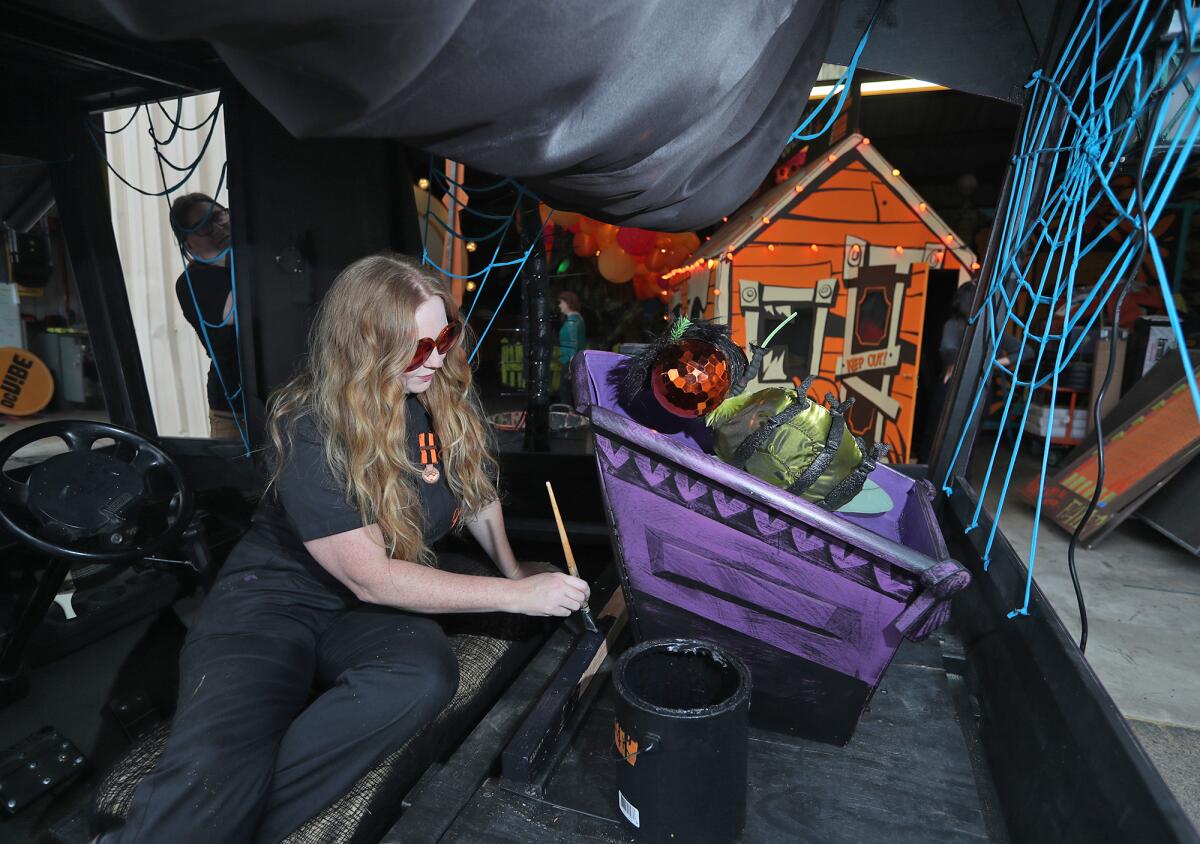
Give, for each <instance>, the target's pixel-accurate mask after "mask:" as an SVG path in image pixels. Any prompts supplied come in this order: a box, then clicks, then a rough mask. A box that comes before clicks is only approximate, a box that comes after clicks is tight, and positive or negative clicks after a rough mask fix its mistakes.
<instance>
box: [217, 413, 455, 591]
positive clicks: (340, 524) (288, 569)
mask: <svg viewBox="0 0 1200 844" xmlns="http://www.w3.org/2000/svg"><path fill="white" fill-rule="evenodd" d="M403 412H405V413H406V414H407V419H406V433H407V437H408V454H409V457H410V458H411V459H412V460H413V461H414V462H415V463H416V464H417V465H418V466H424V467H425V471H424V473H423V475H422V479H421V480H419V481H418V482H417V492H418V494H419V496H420V503H421V511H422V523H423V524H424V527H425V532H424V538H425V544H426V545H432V544H433V543H434V542H436V541H437V540H439V539H441V538H442V537H444V536H445V535H446V534H447V533H449V532H450V530H451V528H453V527H454V524H455V522H456V521H457V520H458V517H459V509H458V502H457V501H456V500H455V498H454V493H453V492H451V490H450V485H449V484H448V483H447V482H446V473H445V471H444V467H443V465H442V462H441V454H440V452H439V449H440V444H439V443H438V441H437V437H436V435H435V434H434V432H433V426H432V425H431V423H430V418H429V413H428V412H427V411H426V410H425V407H424V405H422V404H421V402H420V399H418V398H417V397H416V396H409V397H408V398H407V399H406V400H405V402H404V408H403ZM362 526H363V519H362V515H361V514H360V513H359V511H358V509H357V508H356V507H354V506H353V505H352V504H350V503H349V502H348V501H347V500H346V495H345V491H344V487H343V485H342V483H341V481H340V480H338V479H337V478H335V477H334V475H333V473H332V472H331V471H330V468H329V464H328V463H327V462H326V460H325V452H324V443H323V438H322V437H321V435H320V433H319V432H318V431H317V428H316V425H315V424H314V422H313V419H312V417H311V416H308V415H305V416H302V417H300V418H299V419H297V420H296V424H295V428H294V431H293V435H292V448H291V451H290V452H289V453H288V455H287V463H286V464H285V465H284V467H283V471H282V472H281V473H280V474H279V478H278V479H277V480H276V482H275V483H274V484H273V485H272V486H271V488H270V490H268V492H267V494H266V495H264V496H263V499H262V501H261V502H260V503H259V505H258V509H257V511H255V514H254V519H253V524H252V526H251V528H250V532H249V533H247V534H246V536H245V537H243V539H242V540H241V542H240V543H239V544H238V547H237V548H235V549H234V551H233V552H232V553H231V554H230V557H229V560H228V561H227V562H226V564H225V569H224V570H223V571H222V576H223V577H224V576H228V575H229V574H232V573H241V572H245V571H249V570H254V571H264V570H265V571H273V572H283V573H286V574H289V575H294V577H293V582H294V583H297V585H298V586H299V587H300V588H301V589H303V590H309V589H319V590H326V591H330V592H333V593H334V594H335V595H337V596H339V597H341V598H343V599H346V600H352V599H351V597H350V593H349V590H347V589H346V588H345V587H344V586H342V584H341V583H340V582H338V581H337V580H336V579H334V577H333V576H332V575H331V574H329V572H327V571H326V570H325V569H323V568H322V567H321V564H320V563H318V562H317V561H316V560H315V559H313V556H312V555H311V554H309V553H308V551H307V550H306V549H305V547H304V543H305V542H307V541H310V540H313V539H320V538H321V537H323V536H333V535H335V534H338V533H344V532H346V531H348V530H354V529H355V528H360V527H362Z"/></svg>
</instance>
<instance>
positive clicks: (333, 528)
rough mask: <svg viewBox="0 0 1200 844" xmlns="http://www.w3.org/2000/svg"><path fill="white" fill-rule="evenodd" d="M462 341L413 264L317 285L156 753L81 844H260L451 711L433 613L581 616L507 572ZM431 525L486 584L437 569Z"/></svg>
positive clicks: (544, 577)
mask: <svg viewBox="0 0 1200 844" xmlns="http://www.w3.org/2000/svg"><path fill="white" fill-rule="evenodd" d="M462 335H463V328H462V323H461V322H460V317H459V311H458V307H457V305H456V304H455V302H454V300H453V298H452V297H451V294H450V291H449V288H448V285H446V284H445V282H444V281H443V280H442V279H440V278H438V277H436V276H434V275H433V274H432V273H430V272H429V271H428V270H426V269H424V268H422V267H421V266H420V264H419V263H418V262H416V261H413V260H411V259H409V258H405V257H401V256H397V255H391V254H384V255H374V256H371V257H368V258H363V259H361V260H359V261H356V262H355V263H353V264H351V265H350V266H349V267H347V268H346V269H345V270H343V271H342V272H341V274H340V275H339V276H338V278H337V279H336V280H335V282H334V284H333V287H332V288H331V289H330V291H329V292H328V293H327V294H326V296H325V298H324V300H323V302H322V304H321V306H320V309H319V311H318V314H317V316H316V319H315V320H314V323H313V326H312V329H311V334H310V342H309V355H308V357H307V358H306V359H305V363H304V365H303V368H302V370H301V372H300V374H299V375H297V376H296V377H295V378H294V379H293V380H292V381H291V382H290V383H288V384H287V385H285V386H284V387H282V388H281V389H280V390H279V391H278V392H277V393H276V394H275V395H274V396H273V397H272V399H271V403H270V406H269V410H268V419H267V427H268V433H269V440H270V445H269V446H268V459H267V462H268V465H269V467H270V469H271V471H272V473H273V474H272V478H271V483H270V486H269V487H268V491H267V494H266V495H264V497H263V500H262V502H261V503H260V505H259V509H258V511H257V512H256V514H255V517H254V521H253V526H252V527H251V529H250V531H249V533H248V534H247V535H246V536H245V537H243V538H242V540H241V541H240V542H239V543H238V545H237V546H236V547H235V548H234V550H233V551H232V552H231V553H230V556H229V558H228V560H227V561H226V562H225V564H224V566H223V567H222V570H221V574H220V576H219V578H218V580H217V582H216V584H215V585H214V587H213V590H212V592H211V593H210V594H209V596H208V597H207V598H206V599H205V602H204V604H203V605H202V606H201V607H200V610H199V613H198V615H197V617H196V619H195V621H194V622H193V624H192V626H191V628H190V629H189V631H188V635H187V640H186V642H185V643H184V646H183V650H182V652H181V657H180V681H179V702H178V708H177V710H176V714H175V719H174V722H173V724H172V728H171V738H170V741H169V743H168V745H167V748H166V751H165V753H164V755H163V757H162V759H161V760H160V761H159V763H158V765H157V766H156V768H155V769H154V771H153V772H152V773H150V774H149V775H147V776H146V778H145V779H144V780H143V781H142V782H141V783H140V784H139V786H138V788H137V790H136V792H135V793H134V797H133V801H132V805H131V807H130V810H129V814H128V816H127V818H126V819H125V822H124V824H123V825H122V826H121V827H120V828H118V829H115V830H109V831H107V832H105V833H103V834H102V835H101V836H100V838H99V840H100V841H103V842H106V844H111V842H116V841H134V840H136V841H169V842H171V844H186V842H213V841H220V842H223V843H227V842H239V841H270V842H275V841H280V840H282V839H283V838H285V837H287V835H288V834H289V833H291V832H292V831H293V830H295V829H296V828H297V827H299V826H300V825H302V824H303V823H304V822H305V821H306V820H308V819H309V818H310V817H312V816H313V815H315V814H317V813H318V812H320V811H321V810H322V809H323V808H324V807H326V806H328V805H330V804H331V803H333V802H334V801H335V800H337V799H338V798H339V797H341V796H342V795H344V794H345V793H346V792H347V791H348V790H349V789H350V788H351V786H352V785H353V784H354V783H355V782H357V781H358V779H359V778H360V777H361V776H362V775H363V774H364V773H365V772H366V771H367V770H369V769H370V768H371V767H373V766H374V765H375V764H377V763H378V762H379V760H381V759H382V758H383V757H385V756H387V755H388V754H390V753H391V752H393V751H394V750H396V749H397V748H399V747H401V746H402V745H403V744H404V743H405V742H406V741H407V740H408V739H409V738H411V737H412V736H413V735H415V734H416V733H417V731H418V730H420V729H421V728H422V727H423V726H425V725H426V724H427V723H429V722H430V721H431V720H433V718H434V717H436V716H437V714H438V713H439V712H440V711H441V710H442V709H443V708H444V707H445V705H446V704H447V703H448V702H449V700H450V698H451V697H452V696H453V694H454V692H455V690H456V688H457V684H458V666H457V663H456V662H455V658H454V655H453V653H452V652H451V650H450V647H449V644H448V642H447V639H446V635H445V634H444V633H443V631H442V628H441V627H440V626H439V625H438V624H437V623H436V622H435V621H434V618H433V616H437V615H438V614H443V613H479V612H509V613H519V614H523V615H529V616H563V617H565V616H567V615H570V614H571V613H572V612H574V611H576V610H578V609H579V608H580V607H581V606H583V605H584V603H585V602H586V601H587V599H588V596H589V589H588V585H587V583H586V582H585V581H583V580H580V579H578V578H575V577H571V576H569V575H567V574H565V573H562V572H559V571H556V570H554V569H553V568H551V567H549V566H548V565H546V564H544V563H529V562H519V561H518V560H517V559H516V558H515V556H514V555H513V552H512V549H511V547H510V546H509V542H508V539H507V535H506V533H505V528H504V519H503V516H502V514H501V510H500V504H499V501H498V499H497V493H496V485H495V484H496V477H495V476H496V469H497V464H496V461H495V459H494V457H493V456H492V453H491V450H490V447H489V436H490V429H489V427H488V425H487V423H486V420H485V419H484V416H483V413H482V410H481V407H480V404H479V400H478V398H477V396H476V394H475V390H474V387H473V386H472V383H471V369H470V366H469V365H468V363H467V357H466V354H465V353H464V350H463V343H462ZM451 530H466V531H467V532H469V533H470V534H471V535H472V536H473V537H474V538H475V539H476V540H477V541H478V542H479V544H480V545H481V546H482V547H483V549H484V551H485V552H486V553H487V554H488V555H489V556H490V557H491V559H492V561H493V562H494V563H495V565H496V567H497V568H498V569H499V571H500V573H501V574H502V575H503V577H487V576H478V575H465V574H457V573H454V572H452V571H449V570H443V569H442V568H439V566H438V559H437V557H436V555H435V554H434V552H433V551H432V550H431V549H430V546H431V545H432V544H433V543H435V542H436V541H437V540H438V539H440V538H442V537H443V536H445V535H446V534H447V533H448V532H450V531H451ZM314 684H315V687H316V692H317V697H316V698H315V699H312V698H311V695H310V693H311V689H312V687H313V686H314ZM310 699H311V702H309V701H310Z"/></svg>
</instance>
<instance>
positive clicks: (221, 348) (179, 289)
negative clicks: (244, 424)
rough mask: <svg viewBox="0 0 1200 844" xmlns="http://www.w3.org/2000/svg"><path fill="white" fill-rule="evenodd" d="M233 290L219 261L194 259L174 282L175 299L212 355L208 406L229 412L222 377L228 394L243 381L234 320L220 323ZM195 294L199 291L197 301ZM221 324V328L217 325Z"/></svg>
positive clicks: (227, 274)
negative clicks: (201, 321)
mask: <svg viewBox="0 0 1200 844" xmlns="http://www.w3.org/2000/svg"><path fill="white" fill-rule="evenodd" d="M189 276H190V277H191V279H192V290H191V292H189V291H188V277H189ZM231 290H233V281H232V277H231V276H230V274H229V270H228V269H227V268H226V267H222V266H218V265H216V264H202V263H197V262H193V263H191V264H189V265H188V271H187V272H186V273H183V274H182V275H180V276H179V278H178V280H176V282H175V298H176V299H178V300H179V307H180V309H181V310H182V311H183V316H184V319H186V320H187V321H188V324H189V325H191V326H192V329H193V330H194V331H195V332H196V336H197V337H198V338H200V345H201V346H204V351H205V352H206V353H207V354H208V355H209V365H208V406H209V407H210V408H212V409H213V410H224V411H226V412H228V411H229V401H228V400H227V399H226V398H225V392H224V391H223V390H222V389H221V378H224V379H225V389H226V390H228V391H229V395H231V396H232V395H234V394H236V393H237V390H238V387H240V386H241V384H242V373H241V371H240V370H239V369H238V351H237V332H236V331H235V330H234V328H233V320H232V318H231V319H230V321H229V323H228V324H227V325H221V322H222V321H223V319H224V316H225V302H226V300H227V299H228V298H229V293H230V291H231ZM192 293H195V294H196V301H195V303H193V302H192ZM196 304H199V306H200V314H201V315H202V316H203V317H204V321H205V322H206V323H208V326H207V329H208V341H209V343H210V344H211V345H212V351H211V352H210V351H209V348H208V345H206V344H205V343H204V332H203V331H201V329H200V320H199V318H198V317H197V316H196ZM218 325H221V327H220V328H217V327H216V326H218ZM218 367H219V368H220V370H221V378H218V377H217V368H218ZM234 407H235V408H239V409H240V408H241V403H240V402H238V401H235V402H234Z"/></svg>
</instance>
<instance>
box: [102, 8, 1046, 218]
mask: <svg viewBox="0 0 1200 844" xmlns="http://www.w3.org/2000/svg"><path fill="white" fill-rule="evenodd" d="M102 2H103V3H104V5H105V6H106V8H107V9H108V11H109V13H110V14H111V15H112V16H113V17H114V19H115V20H117V21H118V22H119V23H121V24H122V25H123V26H124V27H126V28H127V29H128V30H129V31H131V32H132V33H134V34H135V35H138V36H140V37H144V38H152V39H184V38H201V39H204V40H206V41H208V42H210V43H211V44H212V45H213V46H214V47H215V48H216V50H217V51H218V53H219V54H220V56H221V58H222V59H223V60H224V62H225V63H226V64H227V65H228V67H229V68H230V70H231V71H232V72H233V73H234V75H235V76H236V77H237V79H238V80H239V81H240V82H241V84H242V85H244V86H245V87H246V88H247V89H248V90H249V91H250V92H251V93H252V94H253V95H254V96H255V97H257V98H258V99H259V100H260V101H261V102H262V103H263V104H264V105H265V106H266V107H267V108H268V109H269V110H270V111H271V112H272V113H273V114H274V115H275V117H276V118H277V119H278V120H279V121H280V122H281V123H282V124H283V125H284V126H285V127H286V128H287V129H288V130H289V131H290V132H292V133H293V134H294V135H297V136H300V137H313V136H327V137H328V136H354V137H389V138H396V139H399V140H402V141H404V142H406V143H408V144H411V145H413V146H416V147H419V148H422V149H425V150H428V151H430V152H432V153H435V154H437V155H441V156H446V157H449V158H452V159H455V160H457V161H462V162H464V163H466V164H467V165H468V166H470V167H473V168H477V169H480V170H484V171H487V172H490V173H496V174H501V175H506V176H512V177H514V178H517V179H519V180H521V181H522V182H523V183H525V184H526V185H528V186H529V187H531V188H532V189H533V190H534V191H536V192H537V193H538V194H539V195H540V196H541V197H542V198H543V199H545V200H546V201H548V202H550V203H551V204H553V205H556V206H558V207H561V208H564V209H568V210H579V211H584V212H586V213H588V214H591V215H593V216H596V217H600V218H603V219H607V220H611V221H613V222H622V223H626V224H630V225H639V226H645V227H648V228H656V229H674V230H680V229H692V228H698V227H701V226H704V225H707V224H710V223H712V222H714V221H716V220H718V219H719V218H720V217H721V216H722V215H724V214H728V213H730V212H731V211H732V210H733V209H735V208H736V207H737V206H738V205H739V204H741V202H742V201H743V200H744V199H745V198H746V197H747V196H748V195H749V194H750V193H751V192H752V191H753V190H754V188H755V187H757V185H758V184H759V183H760V182H761V180H762V179H763V177H764V176H765V175H766V174H767V172H768V171H769V170H770V168H771V166H772V165H773V163H774V162H775V160H776V157H777V156H778V155H779V153H780V151H781V150H782V148H783V146H784V144H785V143H786V141H787V139H788V136H789V135H790V134H791V132H792V130H793V129H794V128H795V127H796V124H797V122H798V120H799V118H800V115H801V113H802V112H803V110H804V107H805V105H806V104H807V102H808V93H809V90H810V89H811V87H812V84H813V81H814V80H815V78H816V75H817V71H818V69H819V67H820V64H821V62H822V61H826V60H828V61H834V62H843V63H844V62H845V61H847V60H848V59H849V55H850V53H851V52H852V50H853V48H854V44H855V43H856V42H857V40H858V37H859V36H860V35H861V33H862V30H863V28H864V27H865V25H866V23H867V21H868V20H869V18H870V16H871V13H872V12H873V11H874V10H875V8H876V6H877V3H876V0H853V2H843V3H837V2H834V0H753V1H751V0H476V1H474V2H473V0H426V2H416V0H409V2H401V0H302V2H295V3H283V2H278V0H208V2H204V3H191V4H187V5H184V4H180V3H175V2H163V0H102ZM1025 2H1026V6H1027V8H1025V9H1022V5H1021V0H892V2H888V3H886V4H885V5H884V6H883V8H882V11H881V14H880V18H879V21H878V23H877V24H876V28H875V31H874V32H873V34H872V38H871V43H870V46H869V47H868V50H867V52H866V53H865V54H864V59H863V64H864V66H866V67H871V68H875V69H879V70H885V71H888V72H891V73H898V74H902V75H911V76H916V77H918V78H924V79H928V80H930V81H934V82H940V83H942V84H946V85H948V86H950V87H954V88H958V89H961V90H966V91H972V92H975V93H982V94H987V95H990V96H994V97H1000V98H1005V99H1010V100H1015V99H1019V97H1020V92H1021V87H1020V86H1021V84H1022V83H1023V82H1024V80H1025V79H1027V78H1028V75H1029V72H1030V71H1031V70H1032V68H1033V67H1034V66H1035V63H1036V57H1037V55H1038V52H1039V49H1040V47H1041V46H1042V43H1044V41H1045V40H1046V38H1047V37H1048V33H1049V32H1050V30H1051V28H1052V24H1053V20H1054V17H1055V14H1054V13H1055V10H1056V8H1057V5H1058V4H1057V3H1051V2H1047V3H1041V4H1034V3H1032V0H1025ZM931 128H934V127H931Z"/></svg>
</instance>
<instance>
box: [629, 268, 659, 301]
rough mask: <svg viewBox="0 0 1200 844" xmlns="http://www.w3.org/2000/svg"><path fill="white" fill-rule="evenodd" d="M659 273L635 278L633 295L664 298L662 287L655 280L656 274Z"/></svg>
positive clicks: (644, 297) (642, 297)
mask: <svg viewBox="0 0 1200 844" xmlns="http://www.w3.org/2000/svg"><path fill="white" fill-rule="evenodd" d="M657 275H658V274H657V273H654V274H653V275H648V276H646V275H639V276H637V277H636V278H634V280H633V295H634V296H636V297H637V298H639V299H654V298H662V293H661V292H660V291H661V290H662V288H660V287H659V286H658V282H657V281H656V280H655V276H657Z"/></svg>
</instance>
